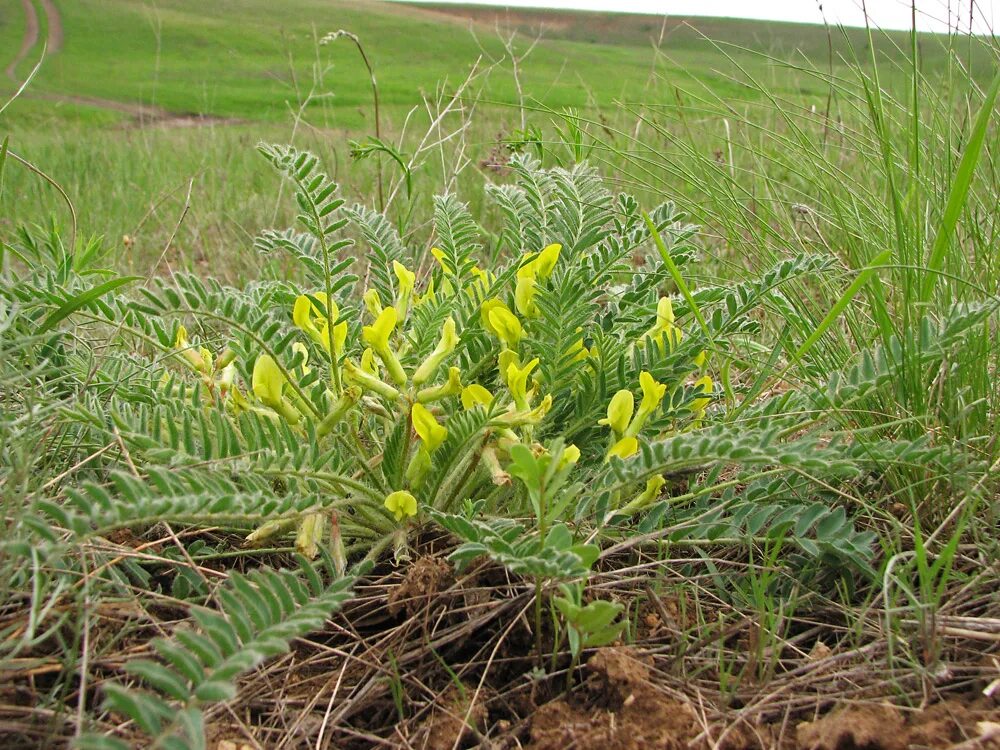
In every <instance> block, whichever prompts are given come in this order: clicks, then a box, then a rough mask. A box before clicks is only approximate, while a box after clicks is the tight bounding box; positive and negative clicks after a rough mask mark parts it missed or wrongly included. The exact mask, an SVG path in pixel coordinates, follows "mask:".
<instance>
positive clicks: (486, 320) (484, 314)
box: [479, 297, 510, 336]
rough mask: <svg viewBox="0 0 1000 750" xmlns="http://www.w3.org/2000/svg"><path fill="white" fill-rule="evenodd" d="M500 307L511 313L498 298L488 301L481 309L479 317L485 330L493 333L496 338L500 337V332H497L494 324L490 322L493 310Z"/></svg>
mask: <svg viewBox="0 0 1000 750" xmlns="http://www.w3.org/2000/svg"><path fill="white" fill-rule="evenodd" d="M500 307H502V308H503V309H504V310H507V312H510V310H509V309H508V308H507V305H505V304H504V303H503V302H502V301H501V300H499V299H497V298H496V297H493V298H492V299H488V300H486V301H485V302H483V304H482V305H480V307H479V317H480V318H481V319H482V321H483V328H485V329H486V330H487V331H489V332H490V333H492V334H493V335H494V336H499V335H500V333H499V331H497V329H496V328H494V327H493V323H492V322H490V313H491V312H493V310H495V309H497V308H500Z"/></svg>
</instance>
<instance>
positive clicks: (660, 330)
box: [643, 297, 683, 351]
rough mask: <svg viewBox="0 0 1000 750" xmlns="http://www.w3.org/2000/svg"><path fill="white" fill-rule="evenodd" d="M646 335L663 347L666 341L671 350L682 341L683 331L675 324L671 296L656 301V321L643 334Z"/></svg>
mask: <svg viewBox="0 0 1000 750" xmlns="http://www.w3.org/2000/svg"><path fill="white" fill-rule="evenodd" d="M646 337H649V338H651V339H652V340H653V341H655V342H656V343H657V345H659V346H661V347H662V346H663V344H664V341H666V346H667V349H668V350H669V351H673V350H674V348H676V346H677V345H678V344H679V343H680V342H681V338H683V332H682V331H681V329H680V328H678V327H677V326H675V325H674V306H673V304H672V303H671V302H670V298H669V297H660V301H659V302H657V303H656V323H655V324H654V325H653V327H652V328H650V329H649V330H648V331H646V333H645V334H643V338H646Z"/></svg>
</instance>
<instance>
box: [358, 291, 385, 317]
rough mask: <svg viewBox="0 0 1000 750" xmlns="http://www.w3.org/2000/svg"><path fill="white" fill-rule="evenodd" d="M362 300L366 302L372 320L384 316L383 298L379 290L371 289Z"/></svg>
mask: <svg viewBox="0 0 1000 750" xmlns="http://www.w3.org/2000/svg"><path fill="white" fill-rule="evenodd" d="M361 299H363V300H364V303H365V309H366V310H368V314H369V315H371V316H372V318H377V317H378V316H379V315H381V314H382V298H381V297H379V296H378V289H369V290H368V291H367V292H365V293H364V294H363V295H362V296H361Z"/></svg>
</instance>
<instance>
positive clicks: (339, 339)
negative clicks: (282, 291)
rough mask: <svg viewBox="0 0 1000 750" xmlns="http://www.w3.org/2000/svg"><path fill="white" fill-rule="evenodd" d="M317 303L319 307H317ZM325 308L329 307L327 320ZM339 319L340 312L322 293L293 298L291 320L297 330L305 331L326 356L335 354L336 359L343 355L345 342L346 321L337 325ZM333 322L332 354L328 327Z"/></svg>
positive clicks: (335, 304)
mask: <svg viewBox="0 0 1000 750" xmlns="http://www.w3.org/2000/svg"><path fill="white" fill-rule="evenodd" d="M317 303H319V305H320V306H317ZM327 307H329V314H330V316H329V318H327ZM339 317H340V310H339V309H338V307H337V303H336V302H329V303H328V302H327V296H326V294H325V293H324V292H313V293H312V294H300V295H299V296H298V297H296V298H295V304H294V305H293V306H292V320H293V321H294V322H295V325H297V326H298V327H299V328H301V329H302V330H303V331H305V332H306V333H307V334H308V335H309V338H311V339H312V340H313V341H315V342H316V343H317V344H318V345H319V346H321V347H322V348H323V349H324V351H326V353H327V354H329V355H331V356H332V355H333V354H336V355H337V356H338V357H339V356H340V355H341V354H343V353H344V343H345V342H346V341H347V321H346V320H345V321H343V322H342V323H337V319H338V318H339ZM330 321H333V323H334V326H333V352H332V353H331V352H330V335H329V333H328V331H329V325H330Z"/></svg>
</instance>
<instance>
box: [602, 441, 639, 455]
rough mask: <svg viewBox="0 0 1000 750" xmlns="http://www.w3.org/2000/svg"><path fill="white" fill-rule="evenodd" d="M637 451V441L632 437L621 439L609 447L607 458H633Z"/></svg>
mask: <svg viewBox="0 0 1000 750" xmlns="http://www.w3.org/2000/svg"><path fill="white" fill-rule="evenodd" d="M638 450H639V441H638V440H636V439H635V438H634V437H623V438H622V439H621V440H619V441H618V442H617V443H615V444H614V445H612V446H611V450H609V451H608V458H611V457H612V456H617V457H618V458H628V457H629V456H634V455H635V454H636V453H637V452H638Z"/></svg>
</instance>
